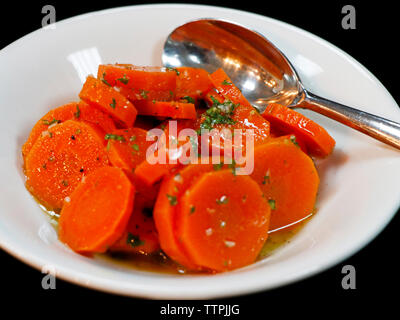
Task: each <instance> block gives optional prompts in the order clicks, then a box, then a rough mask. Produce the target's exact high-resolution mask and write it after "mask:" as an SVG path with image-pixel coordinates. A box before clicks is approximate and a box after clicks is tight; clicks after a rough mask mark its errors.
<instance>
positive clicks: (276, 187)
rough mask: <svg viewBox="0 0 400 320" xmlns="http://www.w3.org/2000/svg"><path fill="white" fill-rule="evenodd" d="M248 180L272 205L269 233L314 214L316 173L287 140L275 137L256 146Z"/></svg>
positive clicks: (311, 163) (304, 156)
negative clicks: (253, 182) (254, 184)
mask: <svg viewBox="0 0 400 320" xmlns="http://www.w3.org/2000/svg"><path fill="white" fill-rule="evenodd" d="M251 177H252V178H253V179H254V180H255V181H256V182H257V183H258V184H259V185H260V187H261V190H262V191H263V193H264V195H265V197H266V199H267V200H268V202H269V204H270V205H271V209H272V211H271V224H270V229H271V230H275V229H279V228H283V227H285V226H289V225H291V224H294V223H296V222H298V221H299V220H301V219H304V218H306V217H308V216H309V215H311V214H312V213H313V211H314V205H315V200H316V196H317V191H318V185H319V177H318V173H317V170H316V169H315V166H314V163H313V161H312V159H311V158H310V157H309V156H307V155H306V154H305V153H304V152H302V151H301V149H300V148H299V147H297V146H296V145H295V144H294V143H293V142H292V141H290V139H281V138H277V139H274V140H271V141H270V142H269V143H266V144H263V145H260V146H256V147H255V149H254V171H253V173H252V174H251Z"/></svg>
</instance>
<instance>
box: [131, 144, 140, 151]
mask: <svg viewBox="0 0 400 320" xmlns="http://www.w3.org/2000/svg"><path fill="white" fill-rule="evenodd" d="M132 149H133V150H135V151H139V145H137V144H136V143H134V144H133V145H132Z"/></svg>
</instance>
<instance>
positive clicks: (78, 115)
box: [74, 104, 81, 119]
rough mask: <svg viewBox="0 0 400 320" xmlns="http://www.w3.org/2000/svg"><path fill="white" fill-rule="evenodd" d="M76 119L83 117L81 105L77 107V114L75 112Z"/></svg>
mask: <svg viewBox="0 0 400 320" xmlns="http://www.w3.org/2000/svg"><path fill="white" fill-rule="evenodd" d="M74 116H75V118H77V119H78V118H79V117H80V116H81V109H79V105H78V104H77V105H76V112H74Z"/></svg>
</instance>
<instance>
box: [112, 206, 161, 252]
mask: <svg viewBox="0 0 400 320" xmlns="http://www.w3.org/2000/svg"><path fill="white" fill-rule="evenodd" d="M135 208H136V201H135ZM147 212H148V211H147V210H143V209H140V208H136V209H135V210H134V211H133V213H132V215H131V218H130V219H129V222H128V226H127V228H126V231H125V232H124V234H123V235H122V237H121V238H120V239H119V240H118V241H117V242H115V243H114V244H113V245H112V246H111V247H110V249H109V250H110V251H113V252H127V253H142V254H151V253H153V252H156V251H158V250H160V243H159V241H158V235H157V231H156V228H155V226H154V221H153V218H152V217H151V216H149V215H148V214H147ZM150 213H151V212H150Z"/></svg>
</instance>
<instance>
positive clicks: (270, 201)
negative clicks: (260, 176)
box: [268, 199, 276, 210]
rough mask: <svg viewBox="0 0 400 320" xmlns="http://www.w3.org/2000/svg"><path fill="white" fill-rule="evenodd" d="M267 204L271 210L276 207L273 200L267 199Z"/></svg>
mask: <svg viewBox="0 0 400 320" xmlns="http://www.w3.org/2000/svg"><path fill="white" fill-rule="evenodd" d="M268 204H269V206H270V207H271V210H275V209H276V203H275V200H273V199H269V200H268Z"/></svg>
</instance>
